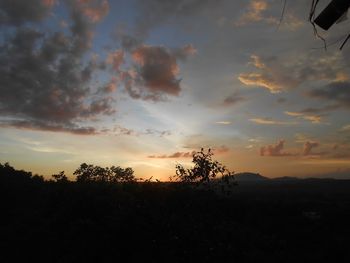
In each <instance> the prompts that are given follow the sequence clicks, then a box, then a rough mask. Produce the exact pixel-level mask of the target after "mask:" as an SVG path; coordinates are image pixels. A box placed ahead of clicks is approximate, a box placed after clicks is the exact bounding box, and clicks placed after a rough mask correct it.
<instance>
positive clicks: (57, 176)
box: [51, 171, 68, 183]
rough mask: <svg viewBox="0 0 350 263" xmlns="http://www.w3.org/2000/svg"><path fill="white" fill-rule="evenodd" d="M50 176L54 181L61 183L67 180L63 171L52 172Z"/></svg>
mask: <svg viewBox="0 0 350 263" xmlns="http://www.w3.org/2000/svg"><path fill="white" fill-rule="evenodd" d="M51 176H52V178H53V179H54V180H55V181H56V182H61V183H63V182H64V183H65V182H68V178H67V176H66V175H65V174H64V171H61V172H59V173H58V174H53V175H51Z"/></svg>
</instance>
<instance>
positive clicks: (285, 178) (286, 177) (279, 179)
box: [273, 176, 301, 181]
mask: <svg viewBox="0 0 350 263" xmlns="http://www.w3.org/2000/svg"><path fill="white" fill-rule="evenodd" d="M300 179H301V178H298V177H293V176H282V177H275V178H273V180H278V181H293V180H300Z"/></svg>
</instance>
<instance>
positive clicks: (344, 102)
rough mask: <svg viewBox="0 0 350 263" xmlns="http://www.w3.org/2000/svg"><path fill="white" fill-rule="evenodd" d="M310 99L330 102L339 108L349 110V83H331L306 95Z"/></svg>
mask: <svg viewBox="0 0 350 263" xmlns="http://www.w3.org/2000/svg"><path fill="white" fill-rule="evenodd" d="M307 94H308V95H309V96H310V97H312V98H316V99H322V100H326V101H328V102H332V103H334V104H336V105H337V106H339V107H344V108H350V82H349V81H338V82H332V83H330V84H328V85H326V86H324V87H322V88H317V89H314V90H312V91H310V92H308V93H307Z"/></svg>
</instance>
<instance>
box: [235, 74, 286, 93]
mask: <svg viewBox="0 0 350 263" xmlns="http://www.w3.org/2000/svg"><path fill="white" fill-rule="evenodd" d="M238 79H239V81H240V82H242V83H243V84H245V85H247V86H260V87H264V88H266V89H268V90H269V91H270V92H271V93H279V92H281V91H282V87H281V85H280V84H279V83H276V82H275V81H274V80H273V79H271V78H269V77H268V76H266V75H264V74H262V73H242V74H239V76H238Z"/></svg>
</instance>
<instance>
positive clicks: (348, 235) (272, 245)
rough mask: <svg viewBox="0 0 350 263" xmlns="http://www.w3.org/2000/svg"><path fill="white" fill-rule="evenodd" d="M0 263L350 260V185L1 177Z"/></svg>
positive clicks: (340, 182)
mask: <svg viewBox="0 0 350 263" xmlns="http://www.w3.org/2000/svg"><path fill="white" fill-rule="evenodd" d="M0 205H1V211H2V212H1V216H0V223H1V225H0V233H1V235H0V236H1V243H2V245H1V253H0V262H19V260H21V262H41V261H44V262H130V261H139V262H141V261H142V262H259V261H263V262H350V181H338V180H297V181H273V180H270V181H267V182H259V183H241V184H240V185H238V186H235V187H234V188H233V191H232V194H231V195H230V196H227V197H225V196H223V195H216V194H214V193H213V192H210V191H204V190H193V189H191V188H189V187H184V186H181V185H178V184H165V183H135V184H124V185H111V184H98V183H80V184H79V183H54V182H44V181H42V180H40V179H39V178H33V177H30V178H29V177H28V176H27V177H26V176H13V175H11V176H9V175H5V174H1V175H0Z"/></svg>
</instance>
